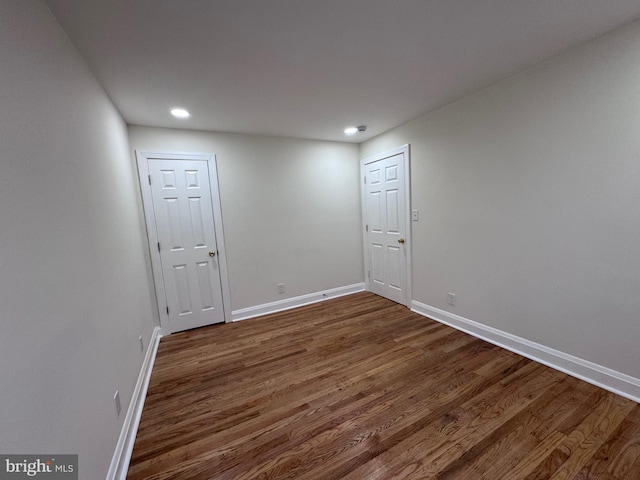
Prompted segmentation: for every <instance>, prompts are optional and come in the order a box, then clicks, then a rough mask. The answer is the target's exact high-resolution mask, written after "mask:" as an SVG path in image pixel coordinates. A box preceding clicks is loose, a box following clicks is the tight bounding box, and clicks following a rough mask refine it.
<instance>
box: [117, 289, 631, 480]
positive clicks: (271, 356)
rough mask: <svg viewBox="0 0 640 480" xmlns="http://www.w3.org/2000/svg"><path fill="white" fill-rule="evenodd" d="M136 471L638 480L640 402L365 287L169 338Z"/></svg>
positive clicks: (367, 478)
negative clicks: (485, 340) (402, 304)
mask: <svg viewBox="0 0 640 480" xmlns="http://www.w3.org/2000/svg"><path fill="white" fill-rule="evenodd" d="M128 478H129V479H131V480H135V479H221V480H222V479H232V480H241V479H250V478H251V479H253V478H260V479H271V478H274V479H275V478H278V479H284V478H288V479H294V478H295V479H342V478H344V479H354V480H356V479H357V480H374V479H404V478H412V479H431V478H434V479H435V478H437V479H457V480H465V479H472V480H480V479H487V480H496V479H509V480H517V479H526V480H534V479H553V480H559V479H575V480H579V479H580V480H587V479H591V480H595V479H599V480H639V479H640V405H638V404H636V403H634V402H632V401H630V400H627V399H624V398H622V397H620V396H617V395H614V394H612V393H609V392H607V391H605V390H602V389H600V388H597V387H595V386H592V385H590V384H587V383H585V382H582V381H580V380H577V379H575V378H573V377H570V376H568V375H565V374H563V373H560V372H558V371H555V370H553V369H551V368H548V367H545V366H543V365H540V364H538V363H535V362H533V361H531V360H527V359H525V358H523V357H521V356H519V355H516V354H514V353H511V352H509V351H506V350H503V349H501V348H498V347H495V346H493V345H491V344H489V343H486V342H484V341H482V340H478V339H475V338H474V337H471V336H469V335H466V334H464V333H461V332H458V331H456V330H453V329H451V328H449V327H447V326H444V325H441V324H439V323H437V322H435V321H432V320H429V319H427V318H425V317H422V316H420V315H417V314H415V313H413V312H411V311H410V310H408V309H407V308H405V307H403V306H400V305H397V304H395V303H393V302H390V301H388V300H385V299H383V298H380V297H377V296H375V295H372V294H369V293H359V294H355V295H350V296H346V297H341V298H338V299H333V300H328V301H325V302H323V303H318V304H314V305H309V306H306V307H301V308H298V309H295V310H290V311H287V312H282V313H279V314H273V315H269V316H264V317H261V318H257V319H252V320H245V321H242V322H238V323H234V324H226V325H219V326H212V327H206V328H201V329H197V330H192V331H189V332H184V333H180V334H176V335H171V336H169V337H166V338H163V339H162V341H161V342H160V347H159V351H158V356H157V359H156V364H155V367H154V369H153V373H152V376H151V382H150V386H149V391H148V395H147V399H146V403H145V407H144V411H143V414H142V420H141V424H140V428H139V431H138V436H137V439H136V443H135V448H134V451H133V457H132V460H131V466H130V469H129V475H128Z"/></svg>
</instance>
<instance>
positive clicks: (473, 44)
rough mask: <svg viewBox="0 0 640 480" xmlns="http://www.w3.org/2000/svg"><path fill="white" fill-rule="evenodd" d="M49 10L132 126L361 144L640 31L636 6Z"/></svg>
mask: <svg viewBox="0 0 640 480" xmlns="http://www.w3.org/2000/svg"><path fill="white" fill-rule="evenodd" d="M47 4H48V5H49V8H50V9H51V11H52V12H53V14H54V15H55V16H56V18H57V19H58V21H59V22H60V24H61V25H62V27H63V29H64V30H65V31H66V33H67V34H68V36H69V37H70V38H71V40H72V41H73V43H74V44H75V45H76V47H77V48H78V50H79V51H80V53H81V54H82V56H83V57H84V58H85V60H86V61H87V62H88V64H89V65H90V67H91V68H92V70H93V72H94V73H95V75H96V77H97V78H98V80H99V81H100V82H101V83H102V85H103V86H104V88H105V90H106V91H107V93H108V94H109V96H110V97H111V99H112V100H113V102H114V103H115V104H116V106H117V108H118V109H119V111H120V113H121V114H122V116H123V117H124V119H125V121H126V122H127V123H130V124H138V125H149V126H161V127H173V128H189V129H202V130H212V131H221V132H239V133H252V134H266V135H278V136H286V137H300V138H314V139H323V140H338V141H353V142H361V141H363V140H366V139H368V138H371V137H372V136H375V135H377V134H380V133H382V132H385V131H387V130H389V129H390V128H393V127H395V126H397V125H400V124H402V123H404V122H406V121H408V120H411V119H412V118H415V117H417V116H419V115H421V114H423V113H426V112H428V111H431V110H434V109H436V108H438V107H440V106H443V105H445V104H447V103H450V102H452V101H455V100H457V99H459V98H461V97H463V96H464V95H467V94H469V93H471V92H474V91H476V90H478V89H480V88H483V87H485V86H488V85H490V84H492V83H495V82H496V81H498V80H500V79H502V78H505V77H507V76H510V75H513V74H515V73H517V72H519V71H522V70H523V69H526V68H528V67H530V66H532V65H534V64H536V63H538V62H540V61H542V60H544V59H546V58H549V57H551V56H553V55H556V54H558V53H561V52H563V51H565V50H567V49H569V48H572V47H574V46H576V45H578V44H580V43H582V42H584V41H586V40H589V39H592V38H594V37H596V36H598V35H601V34H603V33H605V32H607V31H609V30H612V29H613V28H615V27H617V26H620V25H622V24H625V23H628V22H630V21H632V20H634V19H636V18H639V17H640V2H638V0H269V1H267V0H47ZM175 106H181V107H184V108H186V109H188V110H189V111H190V112H191V118H189V119H188V120H178V119H175V118H173V117H171V115H169V109H170V108H172V107H175ZM361 124H364V125H367V126H368V129H367V132H366V133H363V134H361V133H359V134H356V135H355V136H353V137H345V135H344V134H343V129H344V128H345V127H346V126H349V125H361Z"/></svg>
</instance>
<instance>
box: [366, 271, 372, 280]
mask: <svg viewBox="0 0 640 480" xmlns="http://www.w3.org/2000/svg"><path fill="white" fill-rule="evenodd" d="M367 277H369V279H371V270H367Z"/></svg>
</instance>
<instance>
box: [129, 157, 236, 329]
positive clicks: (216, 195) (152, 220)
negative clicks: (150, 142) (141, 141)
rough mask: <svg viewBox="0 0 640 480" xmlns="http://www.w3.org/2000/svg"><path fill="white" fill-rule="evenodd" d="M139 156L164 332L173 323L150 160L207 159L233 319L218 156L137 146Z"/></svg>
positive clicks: (225, 302)
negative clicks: (168, 307)
mask: <svg viewBox="0 0 640 480" xmlns="http://www.w3.org/2000/svg"><path fill="white" fill-rule="evenodd" d="M136 160H137V163H138V175H139V180H140V190H141V192H142V204H143V207H144V218H145V221H146V224H147V238H148V240H149V253H150V254H151V269H152V271H153V282H154V285H155V291H156V302H157V305H158V315H159V317H160V326H161V328H162V334H163V335H169V334H170V333H171V325H170V323H169V314H168V313H167V310H166V306H167V302H166V298H167V296H166V291H165V287H164V279H163V275H162V263H161V261H160V252H159V251H158V231H157V229H156V217H155V213H154V210H153V200H152V197H151V184H150V183H149V179H150V175H149V163H148V161H149V160H205V161H206V162H207V166H208V167H209V187H210V189H211V203H212V205H211V206H212V208H213V222H214V228H215V237H216V245H217V251H216V257H217V258H218V264H219V266H220V284H221V286H222V309H223V311H224V321H225V323H228V322H231V321H232V320H231V294H230V290H229V275H228V272H227V256H226V252H227V250H226V248H225V245H224V231H223V228H222V208H221V206H220V188H219V186H218V170H217V166H216V156H215V155H214V154H212V153H184V152H168V151H147V150H142V151H140V150H136Z"/></svg>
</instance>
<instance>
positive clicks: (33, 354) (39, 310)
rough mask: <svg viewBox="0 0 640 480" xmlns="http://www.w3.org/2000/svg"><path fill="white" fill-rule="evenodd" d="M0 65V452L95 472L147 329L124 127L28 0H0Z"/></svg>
mask: <svg viewBox="0 0 640 480" xmlns="http://www.w3.org/2000/svg"><path fill="white" fill-rule="evenodd" d="M0 65H2V67H1V68H2V74H1V75H0V165H1V166H2V170H1V172H2V173H1V174H0V225H1V226H0V272H1V274H0V318H1V319H2V322H1V324H2V331H1V333H0V385H1V389H2V396H1V399H2V400H1V406H0V452H2V453H28V454H51V453H64V454H79V464H80V478H83V479H95V478H104V477H105V475H106V473H107V468H108V466H109V462H110V460H111V456H112V454H113V451H114V448H115V445H116V441H117V438H118V435H119V433H120V429H121V426H122V420H123V418H124V414H125V412H126V409H127V405H128V403H129V399H130V397H131V393H132V390H133V387H134V385H135V382H136V378H137V375H138V372H139V370H140V366H141V363H142V359H143V354H142V353H141V351H140V347H139V345H138V336H139V335H140V334H143V335H144V340H145V344H148V342H149V339H150V335H151V332H152V328H153V326H154V318H153V316H154V313H153V312H154V308H155V307H154V306H153V305H154V303H153V297H152V295H151V290H150V288H149V285H148V283H147V273H146V265H145V262H146V258H147V254H146V253H145V241H144V238H145V237H144V234H145V233H144V223H143V218H142V213H141V208H140V207H139V194H138V192H137V183H136V177H135V169H134V168H133V167H132V165H131V161H130V155H129V150H128V143H127V132H126V126H125V125H124V123H123V121H122V120H121V118H120V116H119V114H118V112H117V111H116V110H115V109H114V107H113V106H112V104H111V103H110V101H109V99H108V98H107V97H106V95H105V94H104V92H103V91H102V89H101V88H100V86H99V85H98V83H97V82H96V80H95V79H94V77H93V76H92V75H91V73H90V72H89V70H88V68H87V67H86V65H85V64H84V62H83V61H82V59H81V58H80V56H79V55H78V53H77V52H76V50H75V49H74V47H73V46H72V45H71V44H70V42H69V41H68V40H67V38H66V36H65V35H64V34H63V32H62V30H61V29H60V27H59V26H58V24H57V23H56V21H55V20H54V19H53V17H52V15H51V14H50V13H49V11H48V9H47V8H46V7H45V6H44V4H43V3H42V2H40V1H33V0H3V1H2V2H0ZM116 389H119V390H120V394H121V399H122V406H123V411H122V413H121V415H120V418H119V419H117V418H116V415H115V408H114V404H113V400H112V397H113V394H114V392H115V390H116Z"/></svg>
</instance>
